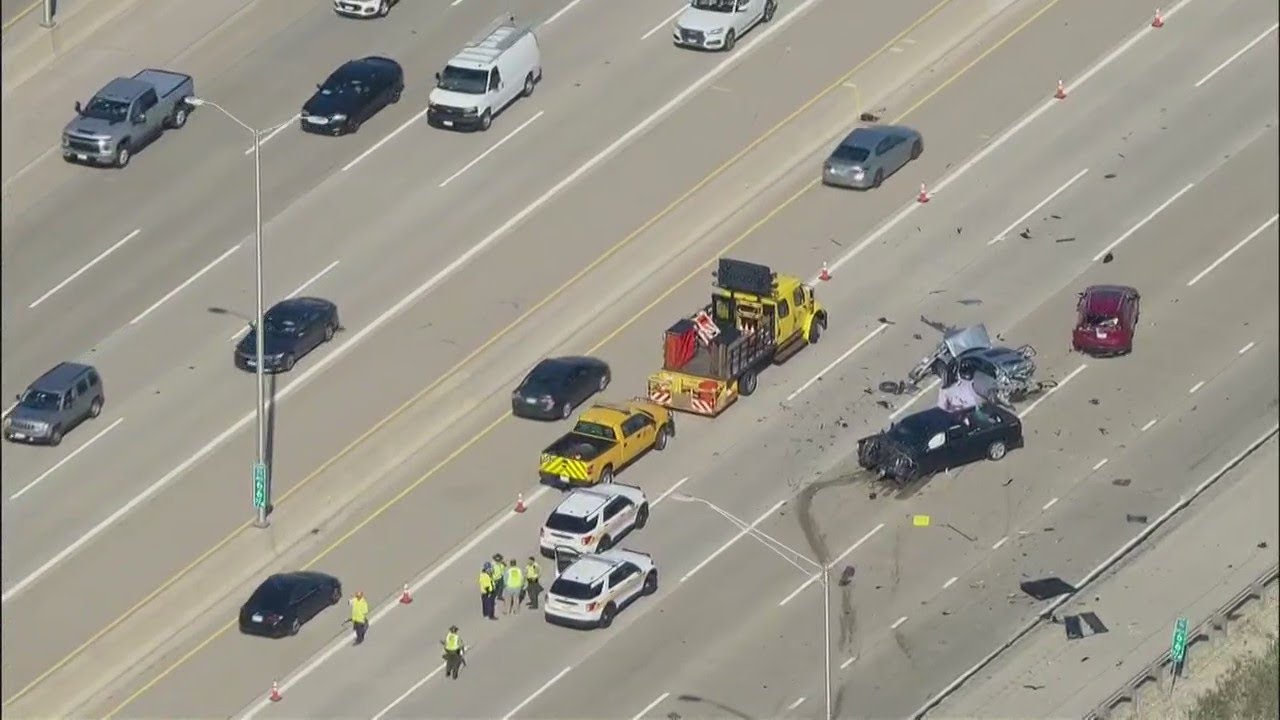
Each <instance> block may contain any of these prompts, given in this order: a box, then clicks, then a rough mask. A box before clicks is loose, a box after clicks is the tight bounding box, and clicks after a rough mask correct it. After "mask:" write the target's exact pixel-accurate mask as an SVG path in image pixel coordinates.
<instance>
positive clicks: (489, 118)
mask: <svg viewBox="0 0 1280 720" xmlns="http://www.w3.org/2000/svg"><path fill="white" fill-rule="evenodd" d="M491 125H493V113H491V112H489V111H488V110H485V111H484V114H483V115H481V116H480V132H484V131H485V130H488V129H489V126H491Z"/></svg>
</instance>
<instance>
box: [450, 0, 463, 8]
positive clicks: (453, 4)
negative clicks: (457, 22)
mask: <svg viewBox="0 0 1280 720" xmlns="http://www.w3.org/2000/svg"><path fill="white" fill-rule="evenodd" d="M461 4H462V0H453V2H451V3H449V7H458V6H459V5H461Z"/></svg>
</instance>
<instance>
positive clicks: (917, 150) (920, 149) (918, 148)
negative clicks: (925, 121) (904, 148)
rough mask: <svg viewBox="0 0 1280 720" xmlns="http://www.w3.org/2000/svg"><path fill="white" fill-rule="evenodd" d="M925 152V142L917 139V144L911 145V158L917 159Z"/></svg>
mask: <svg viewBox="0 0 1280 720" xmlns="http://www.w3.org/2000/svg"><path fill="white" fill-rule="evenodd" d="M923 154H924V144H922V143H921V142H920V141H919V140H917V141H915V144H913V145H912V146H911V159H912V160H915V159H917V158H919V157H920V156H921V155H923Z"/></svg>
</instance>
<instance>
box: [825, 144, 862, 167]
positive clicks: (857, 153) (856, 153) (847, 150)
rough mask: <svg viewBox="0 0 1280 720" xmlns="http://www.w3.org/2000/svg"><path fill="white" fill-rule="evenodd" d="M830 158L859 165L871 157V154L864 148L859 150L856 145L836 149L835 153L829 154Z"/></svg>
mask: <svg viewBox="0 0 1280 720" xmlns="http://www.w3.org/2000/svg"><path fill="white" fill-rule="evenodd" d="M831 157H833V158H835V159H836V160H843V161H845V162H855V163H860V162H865V161H866V159H867V158H868V157H871V153H870V152H869V151H868V150H867V149H866V148H861V147H858V146H857V145H841V146H840V147H838V148H836V151H835V152H833V153H831Z"/></svg>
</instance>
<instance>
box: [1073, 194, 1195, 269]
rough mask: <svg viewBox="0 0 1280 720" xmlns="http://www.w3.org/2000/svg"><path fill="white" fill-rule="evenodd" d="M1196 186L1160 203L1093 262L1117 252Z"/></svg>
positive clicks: (1096, 256)
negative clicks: (1120, 246) (1131, 237)
mask: <svg viewBox="0 0 1280 720" xmlns="http://www.w3.org/2000/svg"><path fill="white" fill-rule="evenodd" d="M1195 186H1196V184H1195V183H1187V184H1186V185H1185V186H1183V188H1182V189H1181V190H1179V191H1178V192H1176V193H1174V194H1173V196H1172V197H1170V198H1169V199H1168V200H1165V201H1164V202H1162V203H1160V205H1159V206H1158V207H1156V209H1155V210H1152V211H1151V212H1150V213H1147V216H1146V217H1144V218H1142V219H1141V220H1139V221H1138V222H1137V224H1136V225H1134V226H1133V227H1131V228H1129V229H1128V230H1126V231H1125V232H1124V234H1123V235H1121V236H1120V237H1118V238H1116V239H1115V240H1113V241H1111V244H1110V245H1108V246H1106V247H1104V248H1102V249H1101V250H1099V251H1098V254H1097V255H1094V256H1093V261H1094V262H1098V261H1099V260H1101V259H1102V258H1103V257H1104V256H1106V254H1107V253H1109V252H1111V251H1112V250H1115V249H1116V247H1118V246H1119V245H1120V243H1122V242H1124V241H1125V240H1128V239H1129V236H1131V235H1133V234H1134V233H1136V232H1138V231H1139V230H1141V229H1142V226H1143V225H1146V224H1147V223H1149V222H1151V221H1152V220H1153V219H1154V218H1155V216H1157V215H1159V214H1160V213H1161V212H1164V209H1165V208H1167V207H1169V206H1170V205H1172V204H1173V203H1174V201H1175V200H1177V199H1178V198H1180V197H1182V196H1183V195H1185V194H1186V193H1187V191H1188V190H1190V189H1191V188H1193V187H1195Z"/></svg>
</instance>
